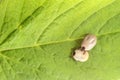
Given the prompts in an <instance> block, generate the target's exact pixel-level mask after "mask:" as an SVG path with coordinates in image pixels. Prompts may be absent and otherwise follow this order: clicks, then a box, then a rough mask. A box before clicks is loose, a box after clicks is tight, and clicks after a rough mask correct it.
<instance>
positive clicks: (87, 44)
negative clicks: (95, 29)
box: [73, 34, 97, 62]
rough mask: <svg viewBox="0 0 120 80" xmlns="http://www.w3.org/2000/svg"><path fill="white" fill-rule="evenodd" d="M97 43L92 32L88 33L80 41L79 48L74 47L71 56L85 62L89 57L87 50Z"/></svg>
mask: <svg viewBox="0 0 120 80" xmlns="http://www.w3.org/2000/svg"><path fill="white" fill-rule="evenodd" d="M96 43H97V37H96V36H95V35H92V34H88V35H87V36H86V37H85V38H84V39H83V41H82V44H81V48H80V49H76V50H75V52H74V54H73V58H74V59H75V60H76V61H80V62H85V61H87V60H88V58H89V53H88V51H89V50H91V49H92V48H93V47H94V46H95V45H96Z"/></svg>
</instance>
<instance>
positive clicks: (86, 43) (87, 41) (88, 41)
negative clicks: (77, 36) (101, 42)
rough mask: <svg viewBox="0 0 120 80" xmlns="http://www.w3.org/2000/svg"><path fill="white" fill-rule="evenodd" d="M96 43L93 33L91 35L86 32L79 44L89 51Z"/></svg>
mask: <svg viewBox="0 0 120 80" xmlns="http://www.w3.org/2000/svg"><path fill="white" fill-rule="evenodd" d="M96 43H97V38H96V36H95V35H92V34H88V35H87V36H86V37H85V38H84V40H83V42H82V44H81V47H82V48H85V50H86V51H89V50H91V49H92V48H93V47H94V46H95V45H96Z"/></svg>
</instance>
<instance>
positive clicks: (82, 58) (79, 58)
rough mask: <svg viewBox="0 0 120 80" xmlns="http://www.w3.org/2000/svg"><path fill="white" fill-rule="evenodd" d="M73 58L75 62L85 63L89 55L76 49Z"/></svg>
mask: <svg viewBox="0 0 120 80" xmlns="http://www.w3.org/2000/svg"><path fill="white" fill-rule="evenodd" d="M73 58H74V59H75V60H76V61H80V62H85V61H87V60H88V58H89V54H88V52H87V51H83V50H81V49H76V50H75V54H74V55H73Z"/></svg>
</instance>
